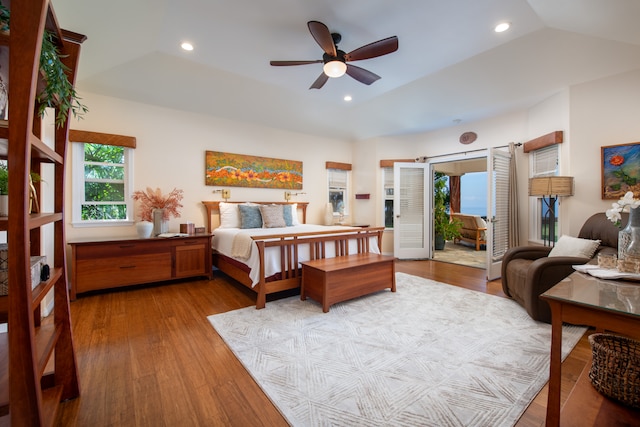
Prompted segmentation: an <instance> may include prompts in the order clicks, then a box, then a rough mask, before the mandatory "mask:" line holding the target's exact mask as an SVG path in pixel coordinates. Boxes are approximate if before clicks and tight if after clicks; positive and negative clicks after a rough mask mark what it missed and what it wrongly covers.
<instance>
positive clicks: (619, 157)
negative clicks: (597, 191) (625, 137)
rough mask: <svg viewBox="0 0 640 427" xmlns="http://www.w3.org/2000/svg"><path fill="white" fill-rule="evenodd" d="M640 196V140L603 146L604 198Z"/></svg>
mask: <svg viewBox="0 0 640 427" xmlns="http://www.w3.org/2000/svg"><path fill="white" fill-rule="evenodd" d="M628 191H632V192H633V195H634V197H640V142H632V143H629V144H619V145H609V146H606V147H602V198H603V199H619V198H621V197H622V196H624V195H625V194H626V193H627V192H628Z"/></svg>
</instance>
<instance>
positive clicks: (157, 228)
mask: <svg viewBox="0 0 640 427" xmlns="http://www.w3.org/2000/svg"><path fill="white" fill-rule="evenodd" d="M132 197H133V200H135V201H136V202H140V211H139V213H138V214H139V215H140V219H141V222H149V223H153V229H152V232H153V235H154V236H157V235H158V234H162V233H166V232H167V231H168V229H167V227H168V225H167V222H168V221H169V218H171V217H172V216H173V217H176V218H179V217H180V208H181V207H182V204H181V203H180V201H181V200H182V198H183V197H184V192H183V191H182V190H180V189H177V188H174V189H173V190H172V191H171V192H170V193H169V194H168V195H166V196H165V195H163V194H162V191H161V190H160V189H159V188H156V189H155V190H154V189H152V188H150V187H147V190H146V191H142V190H138V191H134V192H133V195H132ZM144 226H145V227H142V226H141V227H138V226H137V225H136V228H138V229H139V228H145V229H146V228H148V227H146V224H144ZM138 234H139V235H140V237H143V236H142V234H146V232H145V233H143V232H142V230H139V231H138ZM144 237H149V236H144Z"/></svg>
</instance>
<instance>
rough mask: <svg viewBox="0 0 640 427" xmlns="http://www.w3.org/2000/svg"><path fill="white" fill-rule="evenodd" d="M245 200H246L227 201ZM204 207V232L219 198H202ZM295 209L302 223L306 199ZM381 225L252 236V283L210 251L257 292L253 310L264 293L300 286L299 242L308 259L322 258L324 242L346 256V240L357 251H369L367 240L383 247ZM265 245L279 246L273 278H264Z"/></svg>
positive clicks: (220, 265) (264, 299)
mask: <svg viewBox="0 0 640 427" xmlns="http://www.w3.org/2000/svg"><path fill="white" fill-rule="evenodd" d="M228 203H238V204H240V203H246V202H228ZM252 203H256V204H278V205H287V204H294V203H290V202H252ZM202 204H203V205H204V206H205V208H206V209H207V231H208V232H214V230H213V229H212V225H213V222H212V215H214V213H218V214H219V210H220V201H203V202H202ZM297 205H298V209H299V210H302V222H303V223H306V210H307V205H308V202H302V203H301V202H298V203H297ZM383 231H384V227H366V228H360V227H354V228H351V229H346V230H343V231H336V230H328V231H318V232H310V233H291V234H278V235H268V236H259V237H254V238H253V239H254V241H255V242H256V244H257V246H258V254H259V259H260V280H259V282H258V283H257V284H256V285H255V286H253V284H252V281H251V279H250V278H249V274H248V273H247V271H245V270H243V269H242V268H241V267H240V266H238V265H237V264H236V263H235V262H233V261H234V260H231V259H229V258H227V257H225V256H223V255H221V254H219V253H217V251H215V250H214V251H213V265H214V266H216V267H217V268H218V269H220V270H221V271H222V272H223V273H225V274H227V275H228V276H230V277H232V278H233V279H235V280H237V281H238V282H240V283H242V284H243V285H245V286H246V287H248V288H249V289H253V290H254V291H255V292H256V293H257V298H256V309H260V308H264V307H265V305H266V302H267V295H268V294H272V293H275V292H281V291H285V290H289V289H299V288H300V285H301V282H302V272H301V269H300V267H299V262H298V249H299V247H300V246H301V245H309V255H310V259H311V260H314V259H319V258H325V255H326V248H327V245H331V244H333V245H334V248H335V254H336V256H345V255H349V254H350V252H349V243H350V242H351V241H355V242H356V247H357V249H356V253H365V252H369V251H370V241H371V240H370V239H371V238H372V237H374V238H376V239H377V243H378V248H381V247H382V233H383ZM268 247H278V248H279V250H280V273H279V274H278V277H276V278H273V277H272V278H267V277H265V270H264V253H265V249H266V248H268Z"/></svg>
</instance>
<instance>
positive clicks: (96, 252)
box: [76, 241, 169, 260]
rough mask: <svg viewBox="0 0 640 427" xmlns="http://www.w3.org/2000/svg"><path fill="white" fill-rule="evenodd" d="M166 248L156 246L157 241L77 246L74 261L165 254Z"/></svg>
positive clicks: (165, 246)
mask: <svg viewBox="0 0 640 427" xmlns="http://www.w3.org/2000/svg"><path fill="white" fill-rule="evenodd" d="M168 246H169V245H167V244H158V242H157V241H148V242H144V241H122V242H108V243H98V244H91V245H78V246H77V247H76V259H77V260H82V259H95V258H98V259H99V258H117V257H128V256H132V255H141V254H157V253H161V252H167V251H168Z"/></svg>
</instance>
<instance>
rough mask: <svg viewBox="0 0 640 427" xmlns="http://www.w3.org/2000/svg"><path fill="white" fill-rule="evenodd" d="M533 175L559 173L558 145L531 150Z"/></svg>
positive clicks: (533, 176)
mask: <svg viewBox="0 0 640 427" xmlns="http://www.w3.org/2000/svg"><path fill="white" fill-rule="evenodd" d="M531 154H532V157H531V177H532V178H536V177H539V176H551V175H556V174H557V173H558V160H559V158H558V145H557V144H554V145H550V146H548V147H544V148H539V149H537V150H535V151H532V152H531Z"/></svg>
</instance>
